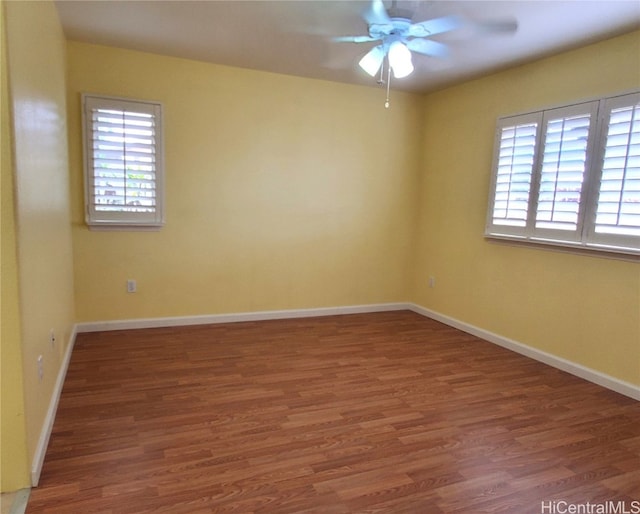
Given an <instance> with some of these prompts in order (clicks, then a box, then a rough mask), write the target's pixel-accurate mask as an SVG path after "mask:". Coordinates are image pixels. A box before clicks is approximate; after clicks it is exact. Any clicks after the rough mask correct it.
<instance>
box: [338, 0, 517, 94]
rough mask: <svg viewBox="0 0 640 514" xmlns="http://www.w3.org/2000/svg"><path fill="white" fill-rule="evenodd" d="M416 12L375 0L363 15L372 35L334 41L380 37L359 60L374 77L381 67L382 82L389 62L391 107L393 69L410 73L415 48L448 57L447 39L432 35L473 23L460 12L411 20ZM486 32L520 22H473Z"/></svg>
mask: <svg viewBox="0 0 640 514" xmlns="http://www.w3.org/2000/svg"><path fill="white" fill-rule="evenodd" d="M413 14H414V13H413V12H411V11H409V10H407V9H400V8H398V7H397V2H396V0H393V3H392V6H391V7H390V8H389V9H388V10H387V9H386V8H385V6H384V3H383V2H382V0H372V2H371V6H370V7H369V8H368V9H367V11H366V12H365V13H364V15H363V17H364V19H365V21H366V22H367V26H368V31H369V35H367V36H344V37H337V38H335V41H338V42H350V43H370V42H374V41H376V42H377V41H379V42H380V44H378V45H377V46H374V47H373V48H372V49H371V50H369V52H367V53H366V54H365V55H364V56H363V57H362V58H361V59H360V62H359V63H358V64H359V65H360V67H361V68H362V69H363V70H364V71H365V72H367V73H368V74H369V75H371V76H372V77H373V76H375V75H376V74H377V73H378V71H380V72H381V73H380V79H379V80H378V83H379V84H384V83H385V81H384V62H385V58H386V59H387V63H388V71H387V75H388V76H387V81H386V84H387V101H386V103H385V107H389V94H388V93H389V84H390V81H391V71H392V70H393V76H394V77H395V78H397V79H399V78H403V77H406V76H408V75H410V74H411V73H412V72H413V70H414V66H413V62H412V59H411V54H412V52H415V53H418V54H422V55H428V56H433V57H440V58H446V57H447V56H448V55H449V49H448V47H447V45H445V44H444V43H440V42H438V41H434V40H433V39H430V38H431V36H435V35H437V34H442V33H445V32H449V31H452V30H456V29H458V28H462V27H464V26H468V25H470V24H471V23H470V22H469V21H466V20H464V19H462V18H461V17H459V16H454V15H451V16H444V17H441V18H433V19H431V20H426V21H421V22H417V23H413V22H412V18H413ZM473 25H475V26H476V28H477V29H480V30H481V31H483V32H503V33H504V32H515V31H516V30H517V28H518V23H517V22H516V21H515V20H506V21H491V22H484V23H474V24H473Z"/></svg>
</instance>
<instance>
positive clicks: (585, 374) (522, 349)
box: [409, 304, 640, 401]
mask: <svg viewBox="0 0 640 514" xmlns="http://www.w3.org/2000/svg"><path fill="white" fill-rule="evenodd" d="M409 309H410V310H412V311H413V312H416V313H418V314H421V315H423V316H426V317H427V318H431V319H434V320H436V321H439V322H441V323H444V324H445V325H449V326H451V327H454V328H457V329H458V330H462V331H463V332H466V333H468V334H471V335H474V336H476V337H479V338H480V339H483V340H485V341H489V342H490V343H494V344H497V345H498V346H502V347H503V348H506V349H508V350H511V351H513V352H516V353H519V354H521V355H525V356H526V357H529V358H531V359H534V360H537V361H539V362H543V363H544V364H547V365H549V366H552V367H554V368H557V369H560V370H562V371H566V372H567V373H571V374H572V375H575V376H577V377H580V378H583V379H585V380H588V381H589V382H593V383H594V384H598V385H600V386H602V387H606V388H607V389H611V390H612V391H615V392H617V393H620V394H623V395H625V396H628V397H629V398H633V399H634V400H638V401H640V386H637V385H635V384H631V383H629V382H625V381H624V380H620V379H618V378H615V377H612V376H610V375H607V374H605V373H602V372H600V371H596V370H594V369H591V368H587V367H586V366H583V365H581V364H577V363H575V362H572V361H569V360H567V359H564V358H562V357H558V356H557V355H553V354H551V353H547V352H544V351H542V350H538V349H537V348H533V347H531V346H527V345H526V344H523V343H519V342H518V341H514V340H513V339H508V338H506V337H503V336H501V335H498V334H494V333H493V332H489V331H488V330H484V329H482V328H479V327H476V326H474V325H471V324H469V323H465V322H464V321H460V320H458V319H455V318H451V317H449V316H446V315H444V314H440V313H439V312H436V311H432V310H430V309H427V308H425V307H422V306H420V305H416V304H409Z"/></svg>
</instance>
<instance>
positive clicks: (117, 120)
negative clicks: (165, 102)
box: [83, 95, 163, 226]
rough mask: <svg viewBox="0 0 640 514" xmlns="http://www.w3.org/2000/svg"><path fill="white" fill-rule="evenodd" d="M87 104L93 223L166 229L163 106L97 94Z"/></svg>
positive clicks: (89, 202) (89, 220) (89, 209)
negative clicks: (161, 227) (162, 227)
mask: <svg viewBox="0 0 640 514" xmlns="http://www.w3.org/2000/svg"><path fill="white" fill-rule="evenodd" d="M83 103H84V110H83V113H84V133H85V179H86V184H87V188H86V204H87V223H88V224H89V225H103V226H130V225H132V226H159V225H161V224H162V222H163V215H162V207H163V205H162V196H163V195H162V184H163V181H162V173H163V167H162V112H161V106H160V104H157V103H152V102H141V101H131V100H124V99H116V98H104V97H97V96H93V95H84V96H83Z"/></svg>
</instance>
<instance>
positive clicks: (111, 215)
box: [81, 93, 165, 230]
mask: <svg viewBox="0 0 640 514" xmlns="http://www.w3.org/2000/svg"><path fill="white" fill-rule="evenodd" d="M81 109H82V142H83V171H84V185H85V187H84V203H85V222H86V224H87V225H88V226H89V228H90V229H92V230H159V229H160V228H161V227H162V226H163V225H164V223H165V217H164V187H165V186H164V184H165V182H164V131H163V121H162V115H163V106H162V104H161V103H160V102H156V101H148V100H136V99H132V98H124V97H117V96H107V95H98V94H93V93H82V95H81ZM96 109H105V110H122V111H124V112H130V113H140V114H150V115H151V116H152V117H153V121H154V134H153V136H154V144H153V145H152V146H153V151H154V178H153V183H154V192H155V197H154V199H155V205H154V210H153V212H132V211H126V210H124V211H104V210H99V209H96V205H97V203H96V202H94V200H93V199H94V196H95V189H96V186H95V172H94V166H93V163H94V153H93V133H94V128H93V123H92V116H93V111H94V110H96Z"/></svg>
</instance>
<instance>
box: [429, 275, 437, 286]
mask: <svg viewBox="0 0 640 514" xmlns="http://www.w3.org/2000/svg"><path fill="white" fill-rule="evenodd" d="M429 287H432V288H433V287H436V277H429Z"/></svg>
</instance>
